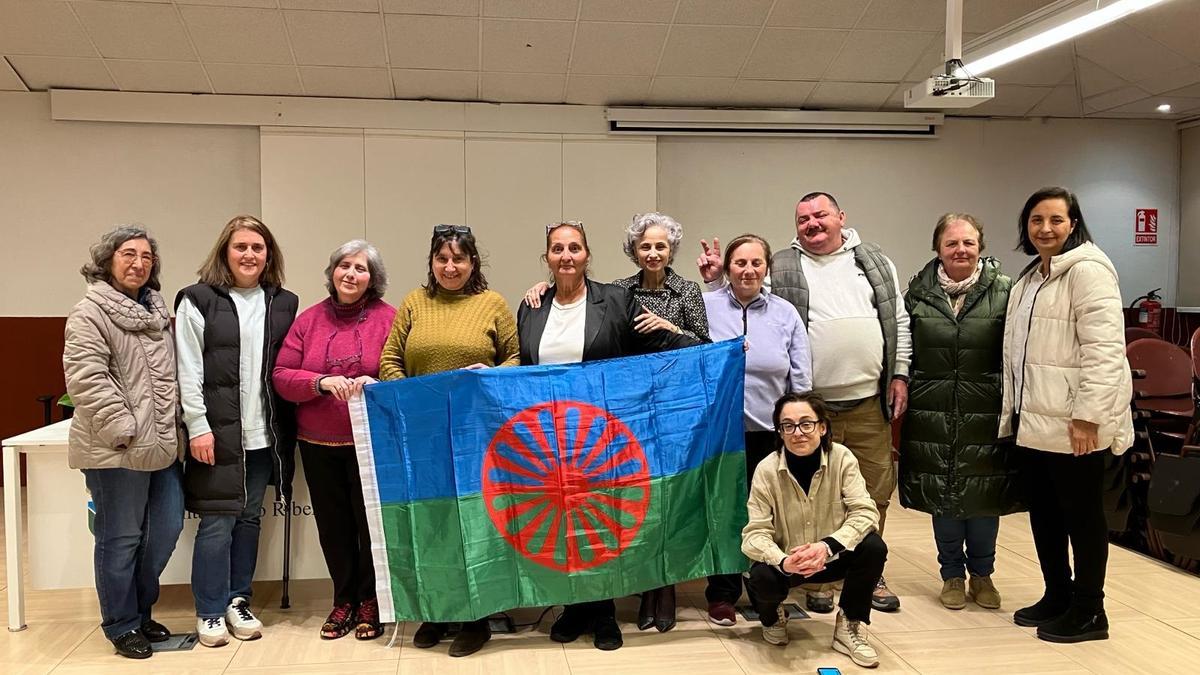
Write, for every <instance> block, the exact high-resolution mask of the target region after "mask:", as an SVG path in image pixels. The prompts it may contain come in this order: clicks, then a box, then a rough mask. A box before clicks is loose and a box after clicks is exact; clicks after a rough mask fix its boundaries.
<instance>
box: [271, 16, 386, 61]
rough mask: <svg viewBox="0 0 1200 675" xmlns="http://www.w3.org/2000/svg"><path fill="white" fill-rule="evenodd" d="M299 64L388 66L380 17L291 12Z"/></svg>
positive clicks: (291, 24) (288, 18) (288, 22)
mask: <svg viewBox="0 0 1200 675" xmlns="http://www.w3.org/2000/svg"><path fill="white" fill-rule="evenodd" d="M284 16H285V17H286V18H287V27H288V32H289V33H290V35H291V38H292V49H293V50H294V51H295V53H296V62H297V63H300V64H302V65H306V66H385V65H387V60H386V58H385V57H384V46H383V22H382V21H380V17H379V15H378V14H363V13H359V12H313V11H301V10H288V11H286V12H284Z"/></svg>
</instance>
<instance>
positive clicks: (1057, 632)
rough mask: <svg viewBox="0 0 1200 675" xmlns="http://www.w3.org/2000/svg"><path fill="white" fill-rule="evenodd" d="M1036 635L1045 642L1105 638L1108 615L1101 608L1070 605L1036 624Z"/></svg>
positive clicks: (1106, 635) (1084, 640)
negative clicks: (1058, 613) (1060, 614)
mask: <svg viewBox="0 0 1200 675" xmlns="http://www.w3.org/2000/svg"><path fill="white" fill-rule="evenodd" d="M1037 636H1038V639H1041V640H1045V641H1046V642H1087V641H1088V640H1107V639H1108V615H1106V614H1105V613H1104V610H1103V609H1101V610H1090V609H1081V608H1079V607H1072V608H1071V609H1069V610H1067V611H1066V613H1064V614H1063V615H1062V616H1060V617H1058V618H1057V619H1054V620H1053V621H1050V622H1047V623H1044V624H1042V625H1040V626H1038V629H1037Z"/></svg>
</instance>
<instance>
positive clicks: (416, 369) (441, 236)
mask: <svg viewBox="0 0 1200 675" xmlns="http://www.w3.org/2000/svg"><path fill="white" fill-rule="evenodd" d="M480 267H481V264H480V259H479V249H477V248H476V246H475V235H473V234H472V233H471V228H469V227H466V226H464V225H437V226H435V227H434V228H433V239H432V241H430V245H429V277H428V281H426V282H425V285H424V286H422V287H420V288H417V289H414V290H413V291H412V292H410V293H409V294H408V296H406V297H405V298H404V302H402V303H400V308H399V309H398V310H397V312H396V321H395V323H394V324H392V332H391V334H390V335H388V339H387V342H386V343H385V344H384V346H383V354H382V355H380V357H379V379H381V380H398V379H400V378H402V377H417V376H420V375H428V374H430V373H440V372H443V371H446V370H454V369H456V368H468V369H472V370H473V369H476V368H490V367H492V366H515V365H518V363H519V362H520V353H519V351H518V349H517V323H516V321H515V320H514V319H513V314H512V311H511V310H509V308H508V304H507V303H506V302H505V301H504V298H503V297H502V296H501V295H500V294H499V293H497V292H495V291H490V290H488V286H487V280H486V279H485V278H484V276H483V271H482V270H481V269H480ZM447 626H448V624H444V623H433V622H425V623H423V624H421V627H420V628H418V629H417V632H416V634H415V635H414V636H413V645H414V646H416V647H420V648H423V649H428V648H429V647H433V646H434V645H436V644H437V643H438V642H439V641H441V639H442V637H444V636H445V634H446V629H447ZM491 636H492V634H491V630H490V629H489V628H488V622H487V618H486V617H483V618H480V619H479V620H477V621H470V622H466V623H464V624H463V625H462V629H461V630H460V631H459V632H458V635H457V636H456V637H455V638H454V642H453V643H452V644H451V645H450V656H467V655H468V654H473V653H475V652H477V651H479V649H480V648H481V647H483V644H484V643H485V642H487V641H488V640H489V639H490V638H491Z"/></svg>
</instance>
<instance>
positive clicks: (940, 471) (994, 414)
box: [900, 258, 1024, 518]
mask: <svg viewBox="0 0 1200 675" xmlns="http://www.w3.org/2000/svg"><path fill="white" fill-rule="evenodd" d="M938 265H939V262H938V260H937V258H934V259H933V260H932V261H931V262H930V263H929V264H928V265H926V266H925V268H924V269H922V270H921V272H920V273H919V274H917V276H915V277H913V280H912V281H911V282H910V284H909V287H908V291H907V292H906V293H905V294H904V304H905V307H906V308H907V309H908V314H909V316H910V317H911V321H912V323H911V327H912V343H913V360H912V368H911V371H910V373H911V374H910V380H909V383H908V395H909V398H908V414H907V416H906V417H905V419H904V427H903V431H902V433H901V440H900V503H901V504H903V505H904V506H905V507H906V508H911V509H917V510H919V511H924V512H926V513H930V514H933V515H935V516H946V517H949V518H970V517H975V516H1000V515H1004V514H1006V513H1013V512H1015V511H1020V510H1023V509H1024V506H1023V505H1022V504H1021V498H1020V495H1019V492H1018V485H1017V478H1016V473H1017V466H1016V457H1015V454H1014V452H1013V448H1012V446H1011V445H1008V444H999V445H998V444H997V443H996V431H997V428H998V427H999V418H1000V396H1001V375H1000V373H1001V358H1002V353H1003V345H1004V313H1005V308H1006V306H1007V304H1008V292H1009V289H1010V288H1011V287H1012V280H1011V279H1009V278H1008V277H1006V276H1004V275H1003V274H1001V273H1000V263H999V262H998V261H997V260H996V259H995V258H983V270H982V271H981V272H980V275H979V281H977V282H976V283H975V285H974V286H973V287H972V288H971V290H969V291H967V298H966V301H965V302H964V303H963V308H962V311H961V312H959V315H958V316H957V317H955V316H954V315H953V313H952V312H953V310H952V309H951V308H950V303H949V298H948V297H947V295H946V292H945V291H943V290H942V287H941V285H940V284H939V283H938V278H937V269H938Z"/></svg>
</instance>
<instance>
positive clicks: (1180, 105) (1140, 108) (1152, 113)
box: [1104, 96, 1200, 119]
mask: <svg viewBox="0 0 1200 675" xmlns="http://www.w3.org/2000/svg"><path fill="white" fill-rule="evenodd" d="M1163 103H1166V104H1168V105H1170V106H1171V111H1170V112H1169V113H1160V112H1158V110H1157V108H1158V106H1159V105H1162V104H1163ZM1198 108H1200V98H1186V97H1183V96H1148V97H1146V98H1143V99H1140V100H1138V101H1134V102H1133V103H1127V104H1125V105H1122V106H1117V107H1116V108H1112V109H1110V110H1106V111H1104V112H1106V113H1110V112H1112V113H1138V114H1140V115H1143V116H1145V117H1146V118H1148V119H1156V118H1163V119H1170V118H1171V117H1172V116H1174V115H1179V114H1183V113H1190V112H1193V111H1195V110H1196V109H1198Z"/></svg>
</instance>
